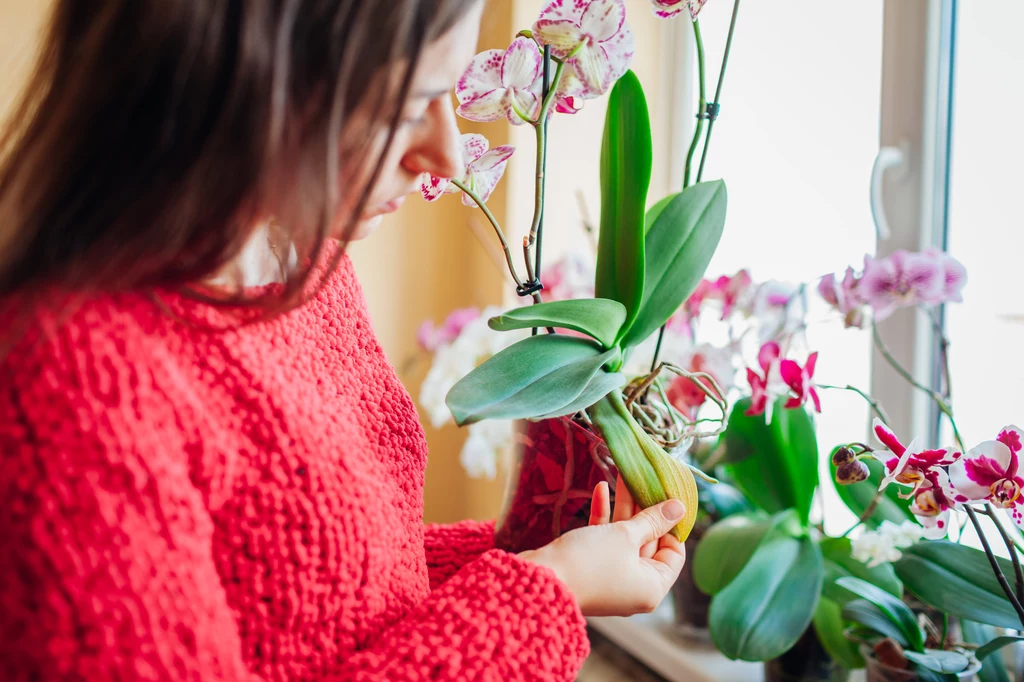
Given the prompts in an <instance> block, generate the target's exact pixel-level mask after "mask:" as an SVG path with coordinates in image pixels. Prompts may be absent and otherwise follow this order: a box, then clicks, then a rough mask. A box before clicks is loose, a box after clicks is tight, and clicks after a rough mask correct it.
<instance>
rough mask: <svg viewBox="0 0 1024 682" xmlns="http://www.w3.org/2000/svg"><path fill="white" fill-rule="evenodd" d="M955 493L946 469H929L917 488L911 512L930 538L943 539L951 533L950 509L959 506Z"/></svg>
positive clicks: (925, 534)
mask: <svg viewBox="0 0 1024 682" xmlns="http://www.w3.org/2000/svg"><path fill="white" fill-rule="evenodd" d="M955 494H956V493H955V491H954V490H953V487H952V485H951V484H950V480H949V475H948V474H947V473H946V471H945V470H944V469H929V470H928V471H926V472H925V478H924V481H922V483H921V484H920V485H918V486H917V487H916V488H915V490H914V493H913V500H914V501H913V502H911V504H910V512H911V513H912V514H913V515H914V518H916V519H917V521H918V523H920V524H921V526H922V527H923V528H924V536H925V537H926V538H928V539H929V540H941V539H942V538H944V537H946V534H947V533H949V511H950V510H951V509H955V508H956V507H957V506H958V505H957V503H956V501H955V500H954V497H955Z"/></svg>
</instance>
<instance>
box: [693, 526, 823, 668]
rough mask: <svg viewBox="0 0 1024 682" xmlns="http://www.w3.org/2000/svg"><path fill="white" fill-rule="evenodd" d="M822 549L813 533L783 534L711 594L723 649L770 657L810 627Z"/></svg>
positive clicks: (745, 656) (715, 635) (748, 657)
mask: <svg viewBox="0 0 1024 682" xmlns="http://www.w3.org/2000/svg"><path fill="white" fill-rule="evenodd" d="M824 573H825V570H824V567H823V566H822V560H821V551H820V550H819V549H818V545H817V543H816V542H814V540H812V539H811V538H810V537H808V536H804V537H803V538H800V539H796V538H793V537H788V536H785V535H783V536H780V537H778V538H776V539H774V540H770V541H768V542H766V543H763V544H761V545H759V546H758V547H757V549H756V550H755V551H754V555H753V556H752V557H751V558H750V560H749V561H748V562H747V564H746V566H744V567H743V570H741V571H740V572H739V575H737V576H736V577H735V578H734V579H733V580H732V581H731V582H730V583H729V584H728V585H727V586H726V587H725V589H723V590H722V591H721V592H719V593H718V594H716V595H715V596H714V597H713V598H712V599H711V609H710V612H709V616H708V621H709V629H710V632H711V639H712V640H713V641H714V643H715V646H716V647H717V648H718V650H719V651H721V652H722V653H723V654H725V655H726V656H728V657H729V658H733V659H741V660H745V661H767V660H770V659H772V658H775V657H777V656H779V655H781V654H782V653H783V652H785V651H788V650H789V649H790V648H792V647H793V645H794V644H796V642H797V640H798V639H800V636H801V635H802V634H803V633H804V631H805V630H807V627H808V626H809V625H810V623H811V618H812V617H813V616H814V612H815V610H816V609H817V607H818V598H819V597H820V595H821V584H822V580H823V579H824Z"/></svg>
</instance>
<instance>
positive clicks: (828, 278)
mask: <svg viewBox="0 0 1024 682" xmlns="http://www.w3.org/2000/svg"><path fill="white" fill-rule="evenodd" d="M858 284H859V282H858V280H857V277H856V276H855V275H854V273H853V268H846V274H845V275H844V276H843V281H842V282H839V281H837V280H836V276H835V275H833V274H831V273H830V274H828V275H825V276H824V277H822V278H821V281H819V282H818V293H819V294H821V297H822V298H823V299H825V301H826V302H827V303H828V304H829V305H831V306H832V307H833V308H835V309H836V310H838V311H839V313H840V314H841V315H842V316H843V322H844V324H845V325H846V328H847V329H849V328H850V327H856V328H858V329H860V328H862V327H863V326H864V309H863V305H864V301H862V300H861V298H860V296H859V294H858V293H857V285H858Z"/></svg>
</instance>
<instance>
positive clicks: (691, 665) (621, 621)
mask: <svg viewBox="0 0 1024 682" xmlns="http://www.w3.org/2000/svg"><path fill="white" fill-rule="evenodd" d="M587 622H588V623H589V624H590V626H591V627H592V628H594V629H595V630H597V631H598V632H600V633H601V634H602V635H604V636H605V637H607V638H608V639H610V640H611V641H613V642H614V643H615V644H617V645H618V646H619V647H621V648H622V649H623V650H625V651H626V652H628V653H629V654H631V655H632V656H634V657H635V658H636V659H637V660H639V661H640V662H641V663H643V664H644V665H646V666H647V667H648V668H650V669H651V670H653V671H654V672H656V673H657V674H659V675H661V676H662V677H664V678H665V679H666V680H668V681H669V682H762V680H763V679H764V666H763V664H761V663H747V662H745V661H730V660H729V659H728V658H726V657H725V656H723V655H722V654H720V653H718V651H716V650H715V647H714V646H713V645H712V644H710V643H701V642H695V641H692V640H688V639H686V638H684V637H682V636H681V635H680V634H678V633H677V632H676V631H675V625H674V620H673V616H672V605H671V600H669V599H666V600H665V601H664V602H663V603H662V605H661V606H660V607H658V609H657V610H656V611H655V612H654V613H649V614H643V615H638V616H631V617H629V618H616V617H607V618H588V619H587Z"/></svg>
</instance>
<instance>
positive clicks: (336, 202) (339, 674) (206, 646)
mask: <svg viewBox="0 0 1024 682" xmlns="http://www.w3.org/2000/svg"><path fill="white" fill-rule="evenodd" d="M482 5H483V3H482V2H480V0H387V1H386V2H385V1H383V0H380V1H373V0H276V1H270V0H268V1H258V0H166V1H161V2H156V1H146V2H137V1H136V2H128V1H126V0H95V1H93V2H82V1H81V0H58V2H57V4H56V7H55V14H54V17H53V21H52V26H51V30H50V35H49V36H48V38H47V43H46V46H45V50H44V52H43V56H42V59H41V61H40V64H39V67H38V70H37V73H36V74H35V76H34V79H33V81H32V83H31V84H30V86H29V88H28V90H27V91H26V97H25V100H24V102H23V103H22V105H21V108H20V109H19V110H18V112H17V114H16V116H15V117H14V119H13V123H12V125H11V128H10V129H9V130H8V132H7V134H6V137H5V138H4V145H3V149H4V153H5V156H4V165H3V168H2V170H0V294H2V296H3V303H2V305H0V330H2V331H0V338H2V340H3V342H4V347H3V351H2V353H3V355H2V357H3V360H2V365H0V388H2V391H0V495H2V498H3V500H4V502H3V504H2V507H0V508H2V511H0V541H2V543H3V546H4V549H5V554H6V557H5V559H4V561H3V562H0V669H2V673H3V675H2V676H3V679H9V680H27V679H32V680H39V679H46V680H49V679H103V680H115V679H117V680H121V679H126V680H142V679H147V680H148V679H154V680H155V679H159V680H168V679H195V680H241V679H265V680H328V679H330V680H334V679H338V680H347V679H359V680H427V679H431V680H433V679H438V680H476V679H487V680H512V679H538V680H554V679H565V680H568V679H572V678H573V677H574V675H575V673H576V671H577V669H578V667H579V665H580V664H581V662H582V660H583V658H584V657H585V656H586V653H587V640H586V632H585V629H584V621H583V619H582V615H583V614H629V613H633V612H637V611H643V610H649V609H651V608H653V606H654V605H655V604H657V603H658V602H659V601H660V599H661V597H663V596H664V594H665V593H666V591H667V590H668V588H669V586H670V585H671V584H672V582H673V581H674V580H675V577H676V575H677V574H678V572H679V570H680V568H681V567H682V564H683V555H682V548H681V547H680V545H679V543H677V542H675V541H674V540H673V539H672V537H671V536H669V535H665V533H667V532H668V530H669V529H670V528H671V527H672V525H673V523H674V521H675V520H676V519H677V518H679V517H681V516H682V509H681V505H680V504H679V503H677V502H670V503H665V504H663V505H660V506H658V507H653V508H651V509H648V510H646V511H643V512H640V513H635V512H636V510H635V508H634V505H633V503H632V501H631V500H629V499H628V498H627V497H626V496H625V495H623V496H620V498H619V499H618V500H617V501H616V505H615V511H614V518H613V519H610V518H609V516H611V513H610V510H609V502H608V499H609V495H608V490H607V486H599V487H598V489H597V490H596V491H595V504H594V509H595V518H593V519H592V527H588V528H583V529H580V530H578V531H574V532H572V533H569V534H567V535H565V536H564V537H562V538H561V539H559V540H558V541H556V542H554V543H552V544H551V545H549V546H547V547H544V548H541V549H539V550H536V551H533V552H527V553H523V554H520V555H511V554H507V553H505V552H502V551H500V550H496V549H494V548H493V541H492V533H493V526H492V525H491V524H482V523H461V524H456V525H453V526H438V525H434V526H427V527H424V526H423V524H422V522H421V514H422V487H423V472H424V466H425V457H426V445H425V441H424V439H423V434H422V431H421V428H420V425H419V423H418V421H417V418H416V413H415V410H414V407H413V405H412V402H411V401H410V399H409V397H408V396H407V394H406V393H405V391H404V390H403V389H402V387H401V385H400V384H399V382H398V380H397V379H396V377H395V374H394V372H393V371H392V369H391V367H390V366H389V365H388V364H387V361H386V360H385V358H384V356H383V354H382V352H381V349H380V347H379V345H378V344H377V342H376V340H375V338H374V336H373V333H372V331H371V329H370V324H369V320H368V318H367V316H366V312H365V310H364V308H363V302H362V298H361V294H360V292H359V287H358V284H357V282H356V281H355V279H354V276H353V273H352V268H351V265H350V264H349V262H348V261H347V260H346V259H345V258H344V255H343V253H344V244H345V243H347V242H348V241H349V240H350V239H359V238H362V237H365V236H367V235H368V234H369V233H370V232H372V230H373V229H374V227H375V226H376V225H377V224H378V223H379V222H380V217H381V216H382V215H383V214H384V213H387V212H390V211H393V210H395V209H397V208H398V206H399V205H400V204H401V202H402V198H403V197H404V196H405V195H406V194H407V193H408V192H410V191H411V190H413V189H414V187H415V186H416V180H417V178H418V177H419V176H420V175H421V174H422V173H425V172H429V173H432V174H434V175H437V176H453V175H458V174H459V173H460V161H459V153H458V148H457V140H458V131H457V129H456V126H455V121H454V116H453V111H452V107H451V103H450V96H449V90H450V88H451V87H452V84H453V83H454V82H455V81H456V79H457V78H458V76H459V74H460V72H461V71H462V69H463V68H464V67H465V66H466V65H467V64H468V63H469V61H470V58H471V57H472V55H473V51H474V46H475V43H476V38H477V31H478V24H479V20H480V14H481V12H482V9H483V8H482ZM339 244H340V246H339ZM624 489H625V488H624V487H622V488H620V490H624ZM634 514H635V515H634Z"/></svg>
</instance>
